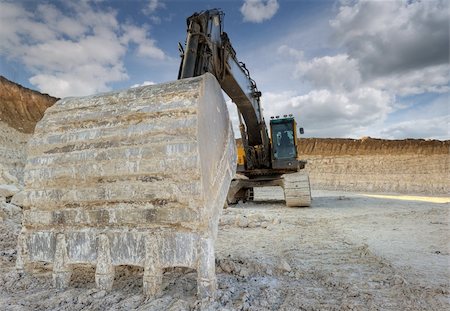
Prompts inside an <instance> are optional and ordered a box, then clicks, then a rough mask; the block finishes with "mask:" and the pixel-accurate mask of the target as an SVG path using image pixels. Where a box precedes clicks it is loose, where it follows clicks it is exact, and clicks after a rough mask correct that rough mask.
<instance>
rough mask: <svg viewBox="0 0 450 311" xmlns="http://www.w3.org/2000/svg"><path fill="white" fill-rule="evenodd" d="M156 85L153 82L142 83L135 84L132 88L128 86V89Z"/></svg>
mask: <svg viewBox="0 0 450 311" xmlns="http://www.w3.org/2000/svg"><path fill="white" fill-rule="evenodd" d="M155 84H156V83H155V82H153V81H144V82H142V83H137V84H133V85H132V86H130V87H132V88H133V87H140V86H147V85H155Z"/></svg>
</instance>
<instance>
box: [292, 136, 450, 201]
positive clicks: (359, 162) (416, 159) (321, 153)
mask: <svg viewBox="0 0 450 311" xmlns="http://www.w3.org/2000/svg"><path fill="white" fill-rule="evenodd" d="M298 151H299V157H300V158H301V159H306V160H307V161H308V165H307V168H308V169H309V174H310V180H311V186H312V188H313V189H328V190H349V191H376V192H403V193H410V194H448V191H449V189H450V169H449V164H450V141H448V140H447V141H437V140H421V139H406V140H382V139H371V138H367V139H357V140H354V139H313V138H310V139H308V138H306V139H300V140H299V147H298Z"/></svg>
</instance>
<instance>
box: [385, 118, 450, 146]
mask: <svg viewBox="0 0 450 311" xmlns="http://www.w3.org/2000/svg"><path fill="white" fill-rule="evenodd" d="M449 124H450V116H449V115H447V116H440V117H434V118H426V119H420V120H409V121H403V122H399V123H396V124H394V125H391V126H389V127H388V128H386V129H385V130H383V131H381V134H382V135H383V136H384V137H387V138H391V139H393V138H397V139H405V138H425V139H442V140H445V139H448V137H449V133H450V129H449Z"/></svg>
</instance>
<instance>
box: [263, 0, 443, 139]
mask: <svg viewBox="0 0 450 311" xmlns="http://www.w3.org/2000/svg"><path fill="white" fill-rule="evenodd" d="M446 8H447V9H446ZM449 19H450V17H449V11H448V4H446V2H444V1H424V2H416V1H408V2H401V1H365V0H363V1H350V2H347V4H346V3H344V4H343V5H341V7H340V8H339V10H338V13H337V15H336V17H334V18H332V19H331V21H330V25H331V30H332V38H333V40H334V42H335V43H337V45H336V46H335V48H334V49H327V51H330V50H331V51H333V50H334V51H339V52H335V53H334V55H333V53H332V52H331V53H330V52H328V53H329V54H331V55H324V56H320V57H313V58H310V59H306V58H305V54H307V53H305V52H303V51H300V50H296V49H294V48H292V47H290V46H282V47H280V48H278V50H277V52H278V54H281V55H282V56H284V60H283V61H284V62H290V63H292V62H293V61H294V65H293V66H291V68H292V69H291V70H292V72H293V74H294V78H297V79H299V81H300V82H302V83H303V85H307V86H308V87H309V90H307V91H306V95H300V96H299V95H298V94H297V93H296V92H291V93H290V94H289V96H287V97H286V98H284V99H281V102H282V103H280V100H276V101H274V102H270V103H269V104H270V105H280V109H278V111H282V110H283V109H289V108H291V107H292V108H295V109H297V110H298V111H297V112H296V115H298V117H299V118H301V119H303V120H304V121H303V122H305V123H306V124H305V130H306V129H307V128H309V129H310V130H309V131H306V132H307V133H309V134H313V135H315V136H322V137H323V136H347V137H359V136H367V135H370V136H377V135H378V136H379V135H382V136H385V137H389V138H396V137H398V138H405V137H439V138H441V139H442V138H445V137H446V138H447V139H448V137H449V132H448V128H447V127H446V126H444V125H445V124H444V123H445V122H444V121H445V120H447V121H448V118H446V117H445V116H447V117H448V115H449V111H448V109H445V108H443V106H442V105H439V106H436V105H434V106H430V105H429V103H426V102H423V103H422V105H424V106H426V107H427V109H428V110H429V109H435V110H436V111H437V114H438V115H429V114H426V113H424V110H422V109H419V108H418V107H414V109H415V110H416V111H421V113H419V114H416V115H411V116H410V117H409V120H408V119H400V120H398V118H397V120H394V119H393V118H390V117H389V116H390V115H392V114H395V113H396V112H397V111H399V110H405V108H410V107H413V106H414V105H416V104H417V101H415V100H402V98H403V97H408V96H409V97H411V96H415V95H421V94H430V93H432V94H435V96H441V95H439V94H444V97H442V98H447V102H446V106H448V96H447V97H445V94H447V95H448V93H449V91H450V86H449V82H450V75H449V74H448V73H449V72H450V66H449V61H448V55H449V33H448V32H449V28H448V21H449ZM265 106H267V104H265ZM285 113H289V111H286V112H282V113H281V114H285ZM277 114H280V112H277ZM443 116H444V117H443ZM410 120H415V121H410ZM416 121H417V122H418V123H420V124H421V127H422V128H423V133H422V136H420V134H419V133H420V131H416V132H414V126H413V125H414V122H416ZM393 122H398V124H393ZM427 122H436V123H435V124H429V125H426V124H427ZM408 135H409V136H408Z"/></svg>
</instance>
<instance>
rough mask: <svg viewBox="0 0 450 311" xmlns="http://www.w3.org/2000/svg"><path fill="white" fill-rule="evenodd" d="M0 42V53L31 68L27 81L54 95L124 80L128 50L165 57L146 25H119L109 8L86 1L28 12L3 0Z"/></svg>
mask: <svg viewBox="0 0 450 311" xmlns="http://www.w3.org/2000/svg"><path fill="white" fill-rule="evenodd" d="M0 42H2V45H1V46H0V54H2V55H4V56H6V57H7V58H9V59H13V60H16V61H19V62H21V63H23V64H24V65H25V66H26V67H27V69H28V70H30V72H31V73H32V76H31V78H30V79H29V81H30V83H31V84H33V85H35V86H37V87H38V88H39V90H41V91H42V92H45V93H49V94H51V95H54V96H58V97H65V96H80V95H88V94H92V93H96V92H102V91H107V90H109V89H110V87H109V85H110V84H111V83H113V82H117V81H123V80H126V79H128V74H127V72H126V69H125V66H124V58H125V56H126V54H127V53H131V52H135V53H136V54H137V55H138V56H139V57H146V58H151V59H157V60H162V59H165V57H166V56H165V53H164V52H163V51H162V50H161V49H160V48H158V47H157V45H156V42H155V40H153V39H152V38H151V37H150V34H149V31H148V27H147V26H145V25H143V26H136V25H133V24H130V23H126V24H121V23H119V21H118V19H117V13H116V12H115V11H114V10H111V9H108V8H102V9H99V8H97V6H93V5H91V3H90V2H87V1H85V2H80V3H78V4H77V5H74V4H72V3H70V2H68V3H66V4H64V7H57V6H55V5H52V4H39V5H37V6H36V8H35V9H34V10H33V11H32V10H31V8H28V9H25V8H24V7H22V6H21V5H20V4H17V3H12V2H3V1H2V2H0Z"/></svg>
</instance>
